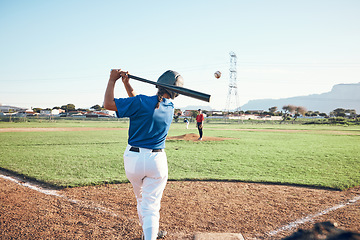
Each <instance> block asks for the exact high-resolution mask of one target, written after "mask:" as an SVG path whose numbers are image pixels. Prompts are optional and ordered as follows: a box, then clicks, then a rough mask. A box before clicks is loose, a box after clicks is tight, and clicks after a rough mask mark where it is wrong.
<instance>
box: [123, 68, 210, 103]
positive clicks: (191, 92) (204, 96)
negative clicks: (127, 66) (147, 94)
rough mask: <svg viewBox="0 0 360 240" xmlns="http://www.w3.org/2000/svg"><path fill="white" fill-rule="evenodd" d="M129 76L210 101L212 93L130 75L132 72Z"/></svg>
mask: <svg viewBox="0 0 360 240" xmlns="http://www.w3.org/2000/svg"><path fill="white" fill-rule="evenodd" d="M128 76H129V78H131V79H135V80H138V81H141V82H145V83H150V84H153V85H156V86H160V87H163V88H167V89H169V90H171V91H173V92H177V93H179V94H182V95H185V96H188V97H192V98H196V99H199V100H202V101H205V102H210V95H209V94H206V93H202V92H198V91H194V90H191V89H188V88H184V87H179V86H174V85H168V84H165V83H159V82H154V81H150V80H147V79H144V78H140V77H137V76H133V75H130V74H129V75H128Z"/></svg>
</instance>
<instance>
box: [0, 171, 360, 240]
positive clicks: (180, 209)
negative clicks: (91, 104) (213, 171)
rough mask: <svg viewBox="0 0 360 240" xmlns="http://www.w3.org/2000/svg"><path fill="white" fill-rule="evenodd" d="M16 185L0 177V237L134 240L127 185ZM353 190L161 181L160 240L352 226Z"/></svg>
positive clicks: (357, 217) (357, 225)
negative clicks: (43, 188) (46, 189)
mask: <svg viewBox="0 0 360 240" xmlns="http://www.w3.org/2000/svg"><path fill="white" fill-rule="evenodd" d="M23 184H24V183H22V184H21V183H20V182H18V183H17V182H14V181H11V180H8V179H4V178H1V177H0V203H1V206H0V235H1V239H139V238H140V234H141V228H140V226H139V225H138V220H137V213H136V201H135V197H134V195H133V192H132V188H131V185H130V184H114V185H102V186H90V187H81V188H69V189H62V190H57V191H51V194H50V195H49V193H48V192H39V191H38V190H36V189H35V190H34V188H29V186H28V187H27V186H24V185H23ZM359 196H360V188H359V187H358V188H353V189H349V190H347V191H330V190H322V189H311V188H302V187H291V186H280V185H268V184H255V183H241V182H198V181H194V182H168V184H167V187H166V189H165V192H164V196H163V200H162V208H161V220H160V226H161V229H164V230H166V231H167V232H168V236H167V239H193V236H194V234H195V233H197V232H220V233H221V232H231V233H241V234H243V236H244V237H245V239H281V238H282V237H283V236H286V235H289V234H290V233H292V232H294V231H296V230H297V228H298V227H300V228H311V227H312V224H313V223H314V222H322V221H325V220H330V221H334V222H336V223H338V224H339V226H340V227H341V228H343V229H346V230H351V231H357V232H358V231H359V230H360V199H359ZM334 206H335V207H334ZM296 222H298V224H297V223H296ZM301 222H303V223H302V224H301ZM291 223H292V224H291ZM289 224H290V225H289ZM281 228H283V230H282V229H281Z"/></svg>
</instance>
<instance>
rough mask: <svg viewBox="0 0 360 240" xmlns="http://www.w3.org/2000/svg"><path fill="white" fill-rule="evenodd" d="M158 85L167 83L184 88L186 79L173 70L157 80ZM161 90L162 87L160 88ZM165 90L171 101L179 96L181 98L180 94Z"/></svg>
mask: <svg viewBox="0 0 360 240" xmlns="http://www.w3.org/2000/svg"><path fill="white" fill-rule="evenodd" d="M157 82H158V83H165V84H169V85H175V86H179V87H182V86H184V79H183V77H182V76H181V75H180V74H179V73H178V72H175V71H172V70H167V71H166V72H164V73H163V74H162V75H161V76H160V77H159V79H158V80H157ZM159 88H161V87H159ZM164 90H165V91H166V92H167V93H168V94H169V95H170V97H171V99H174V98H176V97H177V96H179V94H178V93H176V92H173V91H170V90H168V89H166V88H164Z"/></svg>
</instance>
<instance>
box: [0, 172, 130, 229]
mask: <svg viewBox="0 0 360 240" xmlns="http://www.w3.org/2000/svg"><path fill="white" fill-rule="evenodd" d="M0 177H1V178H3V179H6V180H10V181H12V182H14V183H17V184H19V185H21V186H24V187H27V188H30V189H32V190H35V191H37V192H40V193H43V194H45V195H50V196H55V197H59V198H62V199H65V200H67V201H68V202H70V203H73V204H77V205H80V206H81V207H84V208H87V209H90V210H96V211H100V212H102V213H105V214H108V215H111V216H113V217H120V216H121V215H118V214H116V213H114V212H112V211H110V210H108V209H106V208H104V207H102V206H92V205H90V204H86V203H84V202H82V201H79V200H75V199H71V198H68V197H67V196H65V195H61V194H59V192H58V191H57V190H53V189H45V188H42V187H39V186H37V185H35V184H31V183H29V182H24V181H23V180H19V179H17V178H16V177H10V176H5V175H3V174H1V173H0ZM122 217H125V216H122ZM125 218H126V217H125ZM127 219H128V220H129V221H133V222H137V220H134V219H129V218H127Z"/></svg>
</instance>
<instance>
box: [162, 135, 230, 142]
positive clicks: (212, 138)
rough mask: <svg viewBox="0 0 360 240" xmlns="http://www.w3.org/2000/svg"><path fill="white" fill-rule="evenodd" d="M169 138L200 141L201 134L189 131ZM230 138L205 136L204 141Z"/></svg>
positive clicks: (168, 138)
mask: <svg viewBox="0 0 360 240" xmlns="http://www.w3.org/2000/svg"><path fill="white" fill-rule="evenodd" d="M166 139H167V140H185V141H199V140H198V139H199V135H197V134H195V133H189V134H184V135H181V136H173V137H169V136H168V137H167V138H166ZM227 139H230V138H220V137H205V136H204V137H203V138H202V141H224V140H227Z"/></svg>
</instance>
